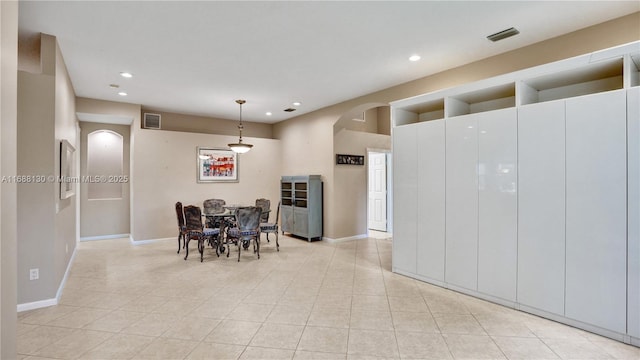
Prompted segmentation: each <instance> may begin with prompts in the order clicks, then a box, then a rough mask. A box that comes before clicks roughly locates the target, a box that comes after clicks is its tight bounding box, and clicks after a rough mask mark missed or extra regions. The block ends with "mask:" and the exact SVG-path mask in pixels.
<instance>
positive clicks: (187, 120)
mask: <svg viewBox="0 0 640 360" xmlns="http://www.w3.org/2000/svg"><path fill="white" fill-rule="evenodd" d="M142 113H143V114H144V113H152V114H160V115H161V128H162V130H170V131H185V132H195V133H202V134H218V135H238V120H225V119H216V118H209V117H202V116H194V115H185V114H175V113H170V112H164V111H154V110H150V109H144V108H143V109H142ZM242 125H243V126H244V129H243V130H242V136H243V137H245V136H248V137H259V138H266V139H272V138H273V125H271V124H264V123H255V122H249V121H243V122H242Z"/></svg>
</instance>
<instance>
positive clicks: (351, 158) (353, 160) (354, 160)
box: [336, 154, 364, 165]
mask: <svg viewBox="0 0 640 360" xmlns="http://www.w3.org/2000/svg"><path fill="white" fill-rule="evenodd" d="M336 164H337V165H364V155H348V154H336Z"/></svg>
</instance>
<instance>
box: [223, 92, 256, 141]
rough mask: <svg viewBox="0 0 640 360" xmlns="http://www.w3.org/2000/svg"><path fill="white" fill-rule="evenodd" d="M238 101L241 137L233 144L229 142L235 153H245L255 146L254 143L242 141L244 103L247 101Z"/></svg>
mask: <svg viewBox="0 0 640 360" xmlns="http://www.w3.org/2000/svg"><path fill="white" fill-rule="evenodd" d="M236 103H237V104H238V105H240V123H239V124H238V130H239V131H240V138H239V139H238V142H237V143H233V144H228V146H229V147H230V148H231V150H232V151H233V152H235V153H238V154H244V153H246V152H247V151H249V150H251V148H252V147H253V145H251V144H245V143H243V142H242V129H243V126H242V104H244V103H246V101H245V100H236Z"/></svg>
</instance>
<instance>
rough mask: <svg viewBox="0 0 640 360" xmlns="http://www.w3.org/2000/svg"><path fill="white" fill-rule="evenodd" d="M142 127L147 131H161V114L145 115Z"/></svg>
mask: <svg viewBox="0 0 640 360" xmlns="http://www.w3.org/2000/svg"><path fill="white" fill-rule="evenodd" d="M142 127H143V128H145V129H160V114H150V113H144V119H143V122H142Z"/></svg>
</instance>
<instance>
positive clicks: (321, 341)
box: [17, 234, 640, 360]
mask: <svg viewBox="0 0 640 360" xmlns="http://www.w3.org/2000/svg"><path fill="white" fill-rule="evenodd" d="M377 235H380V234H377ZM280 238H281V240H280V242H281V251H280V252H276V250H275V244H274V243H273V241H272V242H271V243H268V244H267V243H266V241H264V240H263V242H262V244H263V248H262V251H261V255H262V256H261V258H260V259H259V260H258V259H257V258H256V257H255V255H254V254H253V253H252V252H250V251H249V252H243V253H242V259H241V261H240V262H239V263H238V262H237V261H236V259H237V258H236V257H235V256H233V255H235V254H236V253H235V252H234V253H233V254H232V256H231V257H229V258H227V257H220V258H217V257H216V255H215V253H214V252H213V250H212V249H210V248H208V249H207V250H206V253H205V259H204V262H203V263H200V260H199V256H198V253H197V250H196V249H195V248H196V247H195V246H192V247H193V249H192V252H191V254H190V256H189V259H188V260H187V261H184V260H183V256H184V252H182V251H181V254H180V255H178V254H176V248H177V245H176V242H175V241H161V242H156V243H151V244H146V245H138V246H133V245H131V244H130V243H129V242H128V240H126V239H121V240H104V241H93V242H85V243H81V244H79V246H78V249H77V254H76V257H75V261H74V263H73V266H72V269H71V272H70V274H69V278H68V280H67V283H66V287H65V289H64V292H63V295H62V298H61V301H60V304H59V305H57V306H52V307H48V308H43V309H38V310H33V311H28V312H22V313H19V314H18V321H19V324H18V329H17V331H18V334H17V335H18V343H17V348H18V353H19V357H20V359H375V358H388V359H629V360H638V359H640V349H639V348H636V347H632V346H628V345H625V344H622V343H619V342H616V341H613V340H609V339H606V338H603V337H600V336H597V335H594V334H591V333H588V332H585V331H582V330H578V329H575V328H572V327H569V326H565V325H561V324H558V323H556V322H553V321H549V320H545V319H542V318H539V317H536V316H532V315H529V314H525V313H523V312H519V311H515V310H512V309H508V308H505V307H502V306H498V305H495V304H492V303H488V302H485V301H482V300H478V299H475V298H473V297H469V296H465V295H462V294H459V293H456V292H453V291H449V290H445V289H442V288H439V287H436V286H432V285H429V284H426V283H423V282H420V281H416V280H413V279H409V278H407V277H404V276H400V275H397V274H393V273H392V272H391V271H390V269H391V240H390V239H388V238H386V236H384V234H382V236H374V237H371V238H369V239H364V240H356V241H351V242H347V243H340V244H327V243H325V242H322V241H317V242H312V243H309V242H306V241H304V240H300V239H293V238H290V237H286V236H281V237H280Z"/></svg>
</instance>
